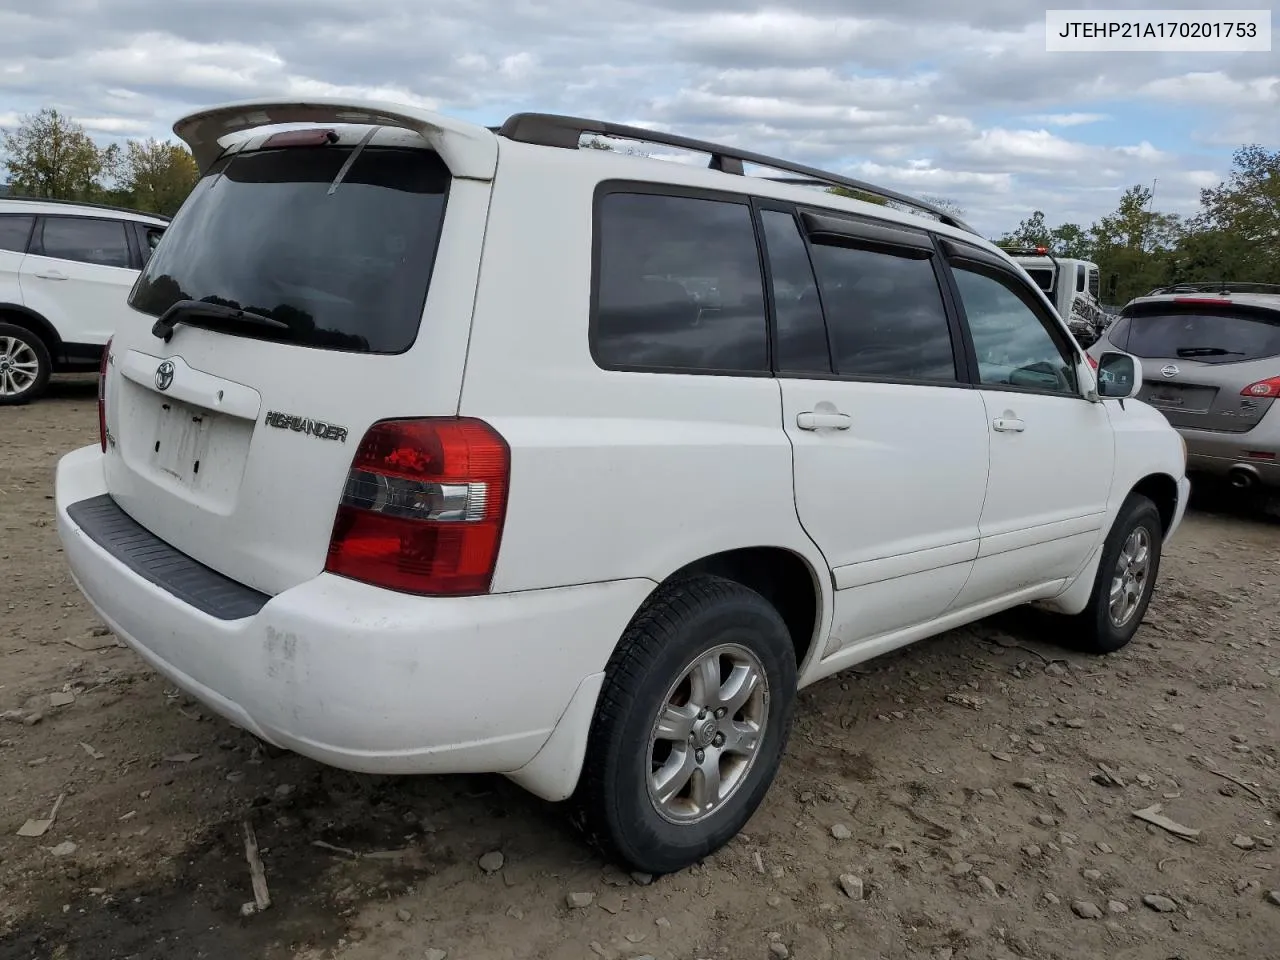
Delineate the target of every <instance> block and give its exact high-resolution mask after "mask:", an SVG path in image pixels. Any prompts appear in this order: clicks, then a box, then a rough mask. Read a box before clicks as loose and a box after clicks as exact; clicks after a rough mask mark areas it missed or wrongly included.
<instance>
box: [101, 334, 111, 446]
mask: <svg viewBox="0 0 1280 960" xmlns="http://www.w3.org/2000/svg"><path fill="white" fill-rule="evenodd" d="M113 339H115V338H114V337H110V338H108V339H107V345H106V346H105V347H103V348H102V359H101V360H100V361H99V362H98V442H99V443H100V444H101V445H102V452H103V453H106V452H107V362H108V360H109V359H110V357H111V341H112V340H113Z"/></svg>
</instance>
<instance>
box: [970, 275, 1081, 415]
mask: <svg viewBox="0 0 1280 960" xmlns="http://www.w3.org/2000/svg"><path fill="white" fill-rule="evenodd" d="M952 271H953V273H954V274H955V278H956V286H957V287H959V288H960V300H961V302H962V303H963V304H964V312H965V317H966V318H967V320H968V322H969V333H970V335H971V336H972V337H973V347H974V351H975V352H976V353H977V358H978V374H979V377H980V380H981V382H982V384H983V385H984V386H1008V387H1018V388H1022V389H1030V390H1042V391H1045V392H1048V393H1063V394H1070V395H1076V394H1078V393H1079V391H1078V389H1077V387H1076V372H1075V367H1074V365H1073V363H1072V361H1070V360H1068V355H1067V354H1066V353H1064V351H1063V350H1062V349H1061V348H1060V347H1059V346H1058V344H1057V343H1056V342H1055V341H1054V339H1053V337H1052V336H1050V335H1049V330H1048V329H1047V328H1046V326H1045V323H1044V321H1043V320H1041V318H1040V316H1039V315H1038V314H1037V313H1036V311H1034V310H1033V309H1032V308H1031V305H1030V304H1029V303H1028V302H1027V300H1028V299H1030V296H1029V294H1028V296H1027V298H1026V299H1024V298H1023V296H1021V295H1019V294H1018V293H1016V292H1015V291H1014V290H1013V289H1012V288H1011V287H1010V286H1008V285H1007V284H1006V283H1005V282H1004V281H1002V280H997V279H995V278H994V277H992V276H989V275H988V274H986V273H979V272H977V271H976V270H972V269H968V268H965V267H961V266H958V265H957V266H954V267H952Z"/></svg>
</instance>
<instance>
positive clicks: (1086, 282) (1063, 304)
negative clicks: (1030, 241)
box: [1005, 247, 1111, 347]
mask: <svg viewBox="0 0 1280 960" xmlns="http://www.w3.org/2000/svg"><path fill="white" fill-rule="evenodd" d="M1005 252H1006V253H1008V254H1009V256H1011V257H1012V258H1013V260H1014V262H1015V263H1017V264H1018V265H1019V266H1021V267H1022V269H1024V270H1026V271H1027V273H1028V274H1029V275H1030V277H1031V279H1032V280H1034V281H1035V283H1036V285H1037V286H1038V287H1039V288H1040V289H1041V290H1043V291H1044V292H1045V295H1046V296H1048V298H1049V299H1050V300H1052V301H1053V305H1054V307H1055V308H1057V311H1058V315H1059V316H1061V317H1062V319H1063V320H1065V321H1067V326H1068V327H1070V328H1071V332H1072V334H1074V335H1075V337H1076V339H1077V340H1079V341H1080V344H1081V346H1084V347H1088V346H1091V345H1092V344H1093V343H1095V342H1096V341H1097V339H1098V337H1100V336H1102V331H1103V330H1105V329H1106V328H1107V325H1108V324H1109V323H1110V321H1111V317H1110V316H1109V315H1108V314H1107V313H1106V311H1105V310H1103V309H1102V303H1101V302H1100V300H1099V290H1100V278H1099V274H1098V265H1097V264H1096V263H1093V262H1092V261H1089V260H1077V259H1074V258H1071V257H1055V256H1054V255H1053V253H1051V252H1050V250H1049V248H1048V247H1024V248H1019V249H1006V251H1005Z"/></svg>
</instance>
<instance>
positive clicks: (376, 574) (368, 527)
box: [325, 417, 511, 596]
mask: <svg viewBox="0 0 1280 960" xmlns="http://www.w3.org/2000/svg"><path fill="white" fill-rule="evenodd" d="M510 470H511V452H510V449H509V448H508V446H507V442H506V441H505V440H504V439H503V438H502V436H501V435H500V434H499V433H498V432H497V431H496V430H494V429H493V428H492V427H491V426H489V425H488V424H487V423H485V422H484V421H482V420H474V419H468V418H460V417H455V418H439V419H419V420H383V421H381V422H380V423H375V424H374V425H373V426H372V427H370V428H369V431H368V432H367V433H366V434H365V435H364V439H363V440H361V441H360V446H359V448H358V449H357V451H356V455H355V460H354V462H353V463H352V464H351V471H350V473H349V474H348V475H347V483H346V488H345V489H344V490H343V494H342V502H341V504H340V505H339V507H338V515H337V518H336V519H335V521H334V524H333V535H332V537H331V538H330V541H329V554H328V558H327V560H326V562H325V570H326V571H328V572H329V573H334V574H338V575H339V576H344V577H350V578H351V579H353V580H360V581H362V582H364V583H370V584H373V585H375V586H379V587H385V588H387V589H389V590H397V591H400V592H402V593H415V594H422V595H428V596H467V595H474V594H481V593H488V592H489V586H490V584H491V582H492V580H493V570H494V567H495V565H496V564H497V560H498V546H499V543H500V542H501V540H502V527H503V523H504V521H505V519H506V511H507V487H508V480H509V477H510Z"/></svg>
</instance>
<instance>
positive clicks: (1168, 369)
mask: <svg viewBox="0 0 1280 960" xmlns="http://www.w3.org/2000/svg"><path fill="white" fill-rule="evenodd" d="M1181 372H1182V371H1181V370H1179V369H1178V365H1177V364H1176V363H1166V364H1165V365H1164V366H1163V367H1161V368H1160V375H1161V376H1162V377H1165V378H1168V377H1176V376H1177V375H1178V374H1180V373H1181Z"/></svg>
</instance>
